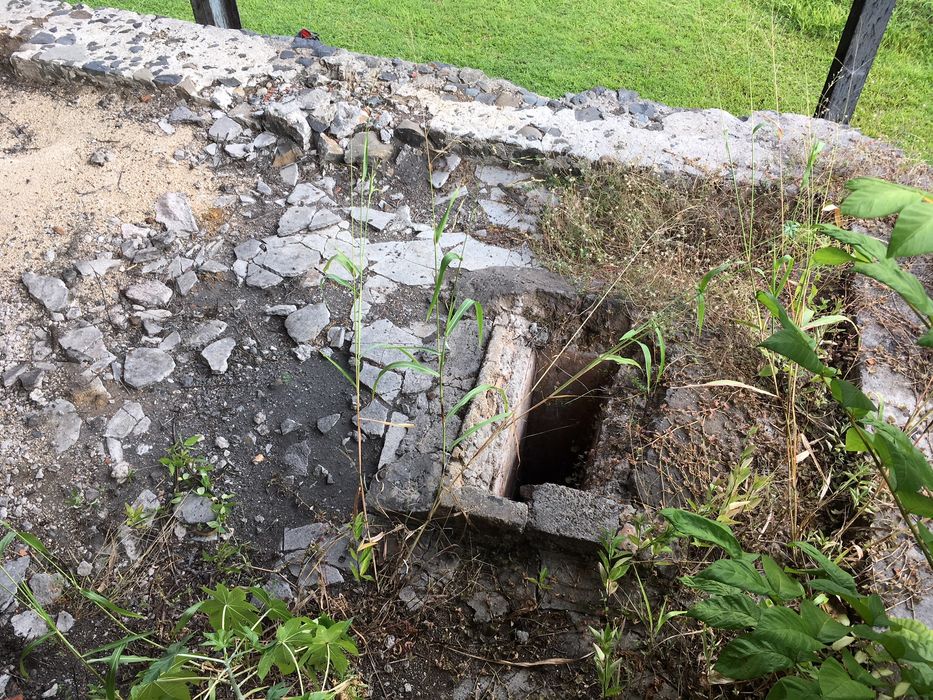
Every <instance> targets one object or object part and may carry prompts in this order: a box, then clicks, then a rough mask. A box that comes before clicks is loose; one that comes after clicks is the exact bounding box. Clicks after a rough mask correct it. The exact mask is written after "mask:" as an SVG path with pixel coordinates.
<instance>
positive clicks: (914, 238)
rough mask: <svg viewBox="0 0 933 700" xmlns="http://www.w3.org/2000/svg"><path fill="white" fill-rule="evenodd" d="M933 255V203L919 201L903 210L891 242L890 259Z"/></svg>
mask: <svg viewBox="0 0 933 700" xmlns="http://www.w3.org/2000/svg"><path fill="white" fill-rule="evenodd" d="M926 253H933V201H918V202H914V203H913V204H908V205H907V206H906V207H904V208H903V209H902V210H901V213H900V216H898V217H897V222H896V223H895V224H894V230H893V231H892V232H891V242H890V243H888V257H889V258H904V257H911V256H914V255H924V254H926Z"/></svg>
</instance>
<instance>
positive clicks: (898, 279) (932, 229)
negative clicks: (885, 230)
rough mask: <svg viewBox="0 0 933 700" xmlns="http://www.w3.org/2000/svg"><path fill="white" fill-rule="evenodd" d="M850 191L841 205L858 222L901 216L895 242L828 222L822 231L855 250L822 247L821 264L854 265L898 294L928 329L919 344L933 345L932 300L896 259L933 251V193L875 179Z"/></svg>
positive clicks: (854, 185)
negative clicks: (857, 219)
mask: <svg viewBox="0 0 933 700" xmlns="http://www.w3.org/2000/svg"><path fill="white" fill-rule="evenodd" d="M846 187H847V188H848V189H849V190H850V192H851V194H849V196H848V197H846V198H845V200H844V201H843V202H842V206H841V210H842V213H843V214H845V215H847V216H853V217H855V218H859V219H877V218H881V217H887V216H893V215H897V219H896V221H895V223H894V228H893V229H892V231H891V239H890V241H889V242H888V243H887V245H885V243H884V242H883V241H880V240H878V239H877V238H874V237H872V236H869V235H867V234H864V233H857V232H855V231H849V230H846V229H843V228H839V227H838V226H831V225H828V224H825V225H823V226H821V230H822V231H823V233H825V234H826V235H828V236H831V237H832V238H834V239H836V240H837V241H839V242H840V243H843V244H845V245H846V246H848V247H849V249H850V251H851V252H847V251H846V250H843V249H841V248H837V247H828V248H822V249H820V250H818V251H816V252H815V253H814V258H815V260H816V262H818V263H820V264H823V265H841V264H846V263H852V267H853V269H854V270H855V271H856V272H858V273H860V274H863V275H866V276H868V277H871V278H872V279H874V280H877V281H878V282H880V283H881V284H883V285H885V286H886V287H888V288H889V289H891V290H892V291H894V292H896V293H897V294H898V295H899V296H900V297H901V298H902V299H903V300H904V301H905V302H906V303H907V305H908V306H910V308H911V309H912V310H913V311H914V313H915V314H916V315H917V318H918V319H919V320H920V322H921V323H922V324H923V326H924V327H925V328H926V332H925V333H923V335H921V336H920V338H918V339H917V343H918V344H919V345H922V346H924V347H928V348H930V347H933V299H931V298H930V296H929V295H928V294H927V293H926V290H925V289H924V287H923V284H921V282H920V280H918V279H917V278H916V277H915V276H914V275H912V274H911V273H910V272H908V271H907V270H905V269H904V268H903V267H902V266H901V265H900V264H899V263H898V261H897V259H898V258H904V257H913V256H917V255H924V254H927V253H933V193H930V192H924V191H923V190H919V189H916V188H914V187H907V186H905V185H898V184H895V183H891V182H887V181H885V180H879V179H876V178H871V177H862V178H856V179H854V180H850V181H849V182H847V183H846Z"/></svg>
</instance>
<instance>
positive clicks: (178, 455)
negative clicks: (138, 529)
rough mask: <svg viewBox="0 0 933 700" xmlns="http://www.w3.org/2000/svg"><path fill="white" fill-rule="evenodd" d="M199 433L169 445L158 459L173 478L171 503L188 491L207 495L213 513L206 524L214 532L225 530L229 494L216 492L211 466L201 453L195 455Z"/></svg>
mask: <svg viewBox="0 0 933 700" xmlns="http://www.w3.org/2000/svg"><path fill="white" fill-rule="evenodd" d="M203 439H204V436H203V435H192V436H191V437H188V438H185V439H184V440H181V441H179V442H176V443H175V444H173V445H172V446H171V447H170V448H169V450H168V454H166V455H165V456H164V457H160V458H159V463H160V464H162V466H164V467H165V468H166V469H167V470H168V473H169V476H171V477H172V479H173V481H174V491H175V496H174V497H173V498H172V503H173V504H175V505H177V504H179V503H181V501H182V500H184V498H185V496H186V495H188V494H189V493H191V494H194V495H195V496H201V497H204V498H208V499H210V501H211V511H212V512H213V514H214V517H213V519H211V520H210V521H209V522H208V523H207V525H208V527H210V528H211V529H212V530H214V531H215V532H217V533H218V534H221V535H224V534H227V533H228V532H229V530H228V528H227V520H228V518H229V516H230V513H231V511H232V510H233V506H234V501H233V496H232V494H228V493H223V494H219V493H217V492H216V491H215V490H214V483H213V479H212V472H213V465H212V464H211V463H210V462H208V461H207V460H206V459H205V458H204V457H203V456H201V455H198V454H195V452H194V448H195V447H196V446H197V445H198V444H199V443H200V442H201V441H203Z"/></svg>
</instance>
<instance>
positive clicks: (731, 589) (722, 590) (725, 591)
mask: <svg viewBox="0 0 933 700" xmlns="http://www.w3.org/2000/svg"><path fill="white" fill-rule="evenodd" d="M680 582H681V583H682V584H683V585H684V586H686V587H687V588H693V589H695V590H698V591H703V592H704V593H709V594H710V595H737V594H739V593H741V592H742V591H741V590H739V589H738V588H736V587H735V586H730V585H728V584H726V583H720V582H719V581H713V580H712V579H705V578H697V577H696V576H681V577H680Z"/></svg>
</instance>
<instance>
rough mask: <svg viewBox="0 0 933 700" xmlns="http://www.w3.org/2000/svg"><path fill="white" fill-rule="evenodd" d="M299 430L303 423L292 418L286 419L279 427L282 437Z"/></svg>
mask: <svg viewBox="0 0 933 700" xmlns="http://www.w3.org/2000/svg"><path fill="white" fill-rule="evenodd" d="M299 428H301V423H299V422H298V421H296V420H292V419H291V418H286V419H285V420H283V421H282V423H281V424H280V425H279V432H280V433H282V435H288V434H289V433H294V432H295V431H296V430H298V429H299Z"/></svg>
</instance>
